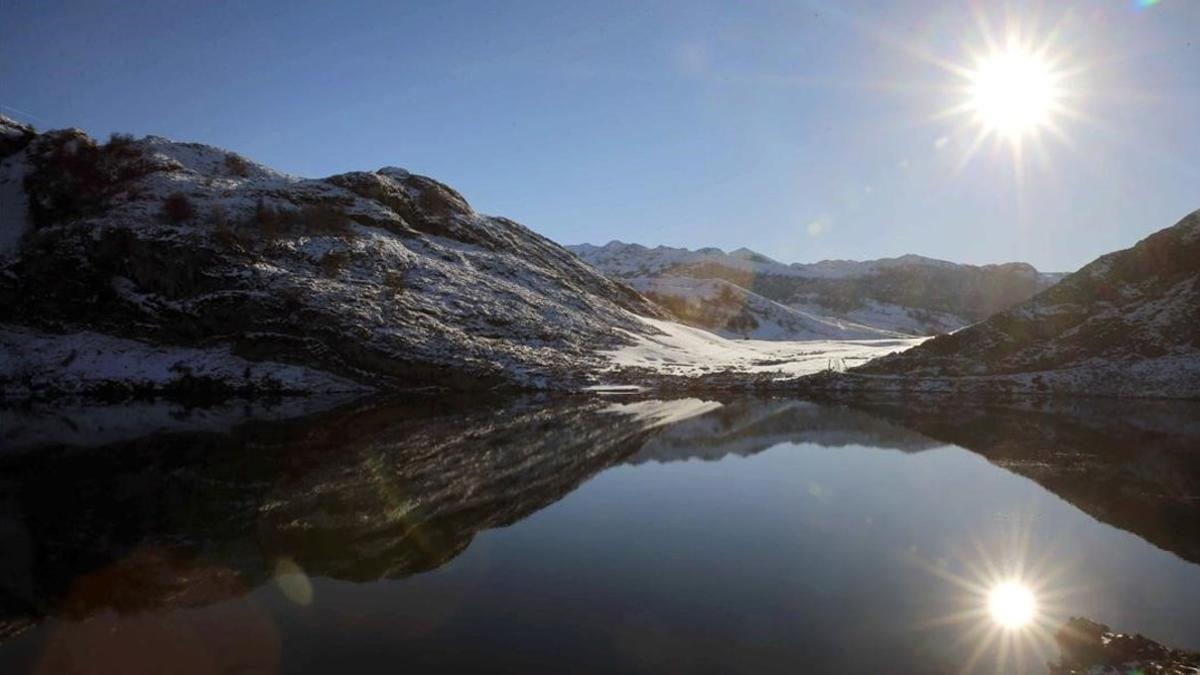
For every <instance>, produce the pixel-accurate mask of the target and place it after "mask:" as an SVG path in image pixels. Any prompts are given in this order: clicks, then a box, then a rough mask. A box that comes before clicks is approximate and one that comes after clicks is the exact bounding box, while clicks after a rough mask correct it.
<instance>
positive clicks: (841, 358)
mask: <svg viewBox="0 0 1200 675" xmlns="http://www.w3.org/2000/svg"><path fill="white" fill-rule="evenodd" d="M639 320H640V321H642V322H644V323H645V324H646V325H647V326H649V327H650V328H652V329H653V331H646V332H639V333H628V335H627V336H628V338H629V342H630V344H627V345H623V346H621V347H618V348H616V349H613V350H609V351H607V352H604V353H603V355H604V356H605V357H606V358H607V359H608V362H609V364H610V370H612V371H617V370H621V369H644V370H646V371H649V372H652V373H655V374H657V375H666V376H683V377H696V376H700V375H706V374H711V373H719V372H722V371H736V372H738V373H746V374H752V375H777V376H778V377H779V378H794V377H797V376H800V375H809V374H813V373H818V372H822V371H825V370H843V369H845V368H848V367H852V366H856V365H860V364H862V363H865V362H866V361H867V360H869V359H872V358H875V357H877V356H880V355H883V354H888V353H891V352H894V351H899V350H903V349H908V348H909V347H912V346H914V345H917V344H920V343H921V342H923V341H924V338H911V337H910V338H892V339H882V340H807V341H789V342H781V341H770V340H729V339H726V338H723V337H721V336H719V335H715V334H713V333H710V332H708V331H706V330H701V329H699V328H692V327H690V326H684V325H682V324H678V323H675V322H672V321H664V320H659V319H650V318H641V317H639Z"/></svg>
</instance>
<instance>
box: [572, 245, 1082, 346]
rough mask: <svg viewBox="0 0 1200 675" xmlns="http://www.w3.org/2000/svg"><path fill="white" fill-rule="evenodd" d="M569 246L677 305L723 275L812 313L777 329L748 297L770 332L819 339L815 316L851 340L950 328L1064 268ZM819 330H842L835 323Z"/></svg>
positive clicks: (1039, 285) (700, 322)
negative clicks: (872, 333) (805, 260)
mask: <svg viewBox="0 0 1200 675" xmlns="http://www.w3.org/2000/svg"><path fill="white" fill-rule="evenodd" d="M567 248H569V249H570V250H571V251H573V252H574V253H575V254H576V255H578V256H579V257H580V258H582V259H583V260H585V261H587V262H588V263H591V264H592V265H594V266H595V267H597V268H599V269H601V270H604V271H605V272H606V273H608V274H610V275H612V276H613V277H615V278H618V279H623V280H627V281H630V282H631V283H632V284H633V285H635V286H637V287H639V288H643V289H648V288H650V287H652V286H658V290H657V291H656V297H655V299H656V300H658V301H659V302H660V303H662V304H667V305H668V306H673V305H683V304H685V303H686V302H688V301H692V300H694V299H695V298H696V297H698V296H701V297H702V296H704V295H706V293H707V292H708V291H709V289H711V288H712V286H711V280H722V281H725V282H728V283H730V284H733V285H735V286H738V287H740V288H741V289H743V290H742V295H744V296H745V297H752V298H763V299H764V300H765V301H767V302H771V303H774V305H773V309H776V308H778V307H780V306H783V307H786V308H789V309H791V310H794V311H796V312H798V313H800V314H801V315H802V316H804V317H809V318H808V319H805V320H804V321H799V322H790V323H791V324H793V325H795V326H796V330H794V331H792V330H790V329H788V328H782V329H776V328H775V327H774V325H775V324H777V321H775V320H774V317H773V316H769V315H761V314H759V312H758V309H759V307H760V306H761V305H762V303H755V306H750V305H747V307H746V308H745V312H744V314H745V315H746V316H748V317H749V318H750V319H753V320H754V321H757V322H758V323H762V324H766V325H768V326H771V328H768V329H767V330H765V331H763V332H762V334H761V336H762V337H764V338H766V339H782V340H796V339H810V338H809V337H808V336H809V335H811V334H812V332H813V331H812V325H813V322H814V321H815V322H818V323H823V324H824V325H825V326H829V325H833V326H838V325H841V326H847V327H849V328H848V330H847V331H846V333H844V334H843V335H842V337H845V338H854V337H862V336H863V335H862V334H861V331H863V330H868V331H869V330H876V331H878V333H877V334H876V335H878V336H882V335H894V334H896V333H902V334H908V335H932V334H937V333H944V332H949V331H952V330H957V329H959V328H962V327H963V326H966V325H969V324H971V323H974V322H976V321H980V320H982V319H984V318H986V317H987V316H989V315H990V314H992V313H994V312H996V311H999V310H1001V309H1004V308H1007V307H1009V306H1011V305H1012V304H1014V303H1016V302H1020V301H1021V300H1024V299H1026V298H1028V297H1030V296H1032V295H1033V294H1034V293H1036V292H1038V291H1040V290H1042V289H1043V288H1046V287H1048V286H1050V285H1052V284H1053V283H1055V282H1056V281H1057V280H1058V279H1059V278H1061V276H1062V275H1059V274H1047V273H1042V272H1038V271H1037V270H1036V269H1034V268H1033V267H1032V266H1030V265H1027V264H1025V263H1007V264H1002V265H982V266H977V265H962V264H958V263H952V262H948V261H945V260H935V259H933V258H925V257H922V256H917V255H905V256H900V257H898V258H883V259H879V260H867V261H854V260H824V261H821V262H816V263H809V264H802V263H792V264H785V263H782V262H779V261H776V260H773V259H771V258H769V257H767V256H765V255H762V254H761V253H756V252H754V251H751V250H749V249H745V248H741V249H737V250H736V251H731V252H729V253H726V252H724V251H722V250H721V249H718V248H702V249H698V250H689V249H683V248H671V247H666V246H658V247H655V248H647V247H645V246H641V245H639V244H625V243H622V242H619V241H614V242H610V243H608V244H606V245H604V246H593V245H590V244H581V245H578V246H568V247H567ZM663 279H670V282H669V283H665V282H663V281H662V280H663ZM697 280H699V281H697ZM677 313H678V312H677ZM774 313H778V312H777V311H775V312H774ZM728 314H729V313H728V312H724V313H720V314H719V315H718V316H717V317H715V318H710V317H697V316H688V315H686V314H683V315H680V318H682V319H683V320H684V321H688V322H690V323H691V324H692V325H696V326H699V327H703V328H709V329H712V330H716V331H718V332H723V333H725V334H737V333H738V332H739V330H738V328H741V327H744V326H745V325H748V324H750V323H751V322H750V321H749V319H747V318H746V317H745V316H744V317H743V318H742V319H740V320H739V321H738V326H736V327H735V328H734V329H730V328H728V327H727V326H726V325H724V324H723V323H722V320H723V319H724V318H727V317H726V315H728ZM822 331H824V332H822ZM817 332H818V333H820V334H822V335H824V336H832V334H830V333H828V332H827V329H825V328H818V329H817Z"/></svg>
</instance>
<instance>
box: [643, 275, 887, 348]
mask: <svg viewBox="0 0 1200 675" xmlns="http://www.w3.org/2000/svg"><path fill="white" fill-rule="evenodd" d="M626 281H628V283H629V285H631V286H633V287H634V288H636V289H637V290H639V291H641V293H642V294H643V295H645V296H646V297H647V298H649V299H651V300H654V301H655V302H657V303H658V304H660V305H662V306H663V307H666V308H667V309H669V310H670V311H671V313H672V314H674V315H675V316H676V317H678V318H679V319H680V320H681V321H683V322H684V323H687V324H689V325H692V326H698V327H701V328H705V329H707V330H711V331H713V332H714V333H717V334H718V335H723V336H725V337H730V338H754V339H757V340H863V339H868V340H869V339H872V338H894V337H905V334H904V333H901V332H899V331H890V330H884V329H881V328H873V327H871V326H866V325H863V324H858V323H854V322H852V321H847V320H844V319H838V318H835V317H826V316H819V315H816V314H811V313H809V312H805V311H802V310H799V309H796V308H794V307H788V306H787V305H783V304H780V303H778V302H775V301H774V300H769V299H767V298H764V297H763V296H761V295H759V294H757V293H753V292H751V291H747V290H746V289H744V288H742V287H741V286H738V285H736V284H733V283H731V282H728V281H725V280H724V279H693V278H691V277H669V276H663V277H651V278H647V277H640V278H633V279H627V280H626Z"/></svg>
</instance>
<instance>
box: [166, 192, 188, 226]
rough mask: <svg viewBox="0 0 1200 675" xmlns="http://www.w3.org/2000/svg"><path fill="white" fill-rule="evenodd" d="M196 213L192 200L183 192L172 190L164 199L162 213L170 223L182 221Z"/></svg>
mask: <svg viewBox="0 0 1200 675" xmlns="http://www.w3.org/2000/svg"><path fill="white" fill-rule="evenodd" d="M195 214H196V207H195V206H192V200H191V199H189V198H188V196H187V195H185V194H184V193H182V192H172V193H171V194H170V195H167V198H166V199H164V200H163V205H162V215H163V218H165V219H166V220H167V222H169V223H182V222H184V221H185V220H190V219H191V218H192V216H194V215H195Z"/></svg>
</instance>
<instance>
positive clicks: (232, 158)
mask: <svg viewBox="0 0 1200 675" xmlns="http://www.w3.org/2000/svg"><path fill="white" fill-rule="evenodd" d="M225 170H226V171H228V172H229V174H230V175H231V176H238V177H240V178H245V177H246V176H249V175H250V163H249V162H247V161H246V160H245V159H244V158H243V157H242V156H241V155H238V154H236V153H232V152H229V153H226V154H225Z"/></svg>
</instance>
